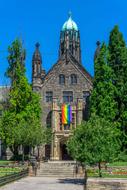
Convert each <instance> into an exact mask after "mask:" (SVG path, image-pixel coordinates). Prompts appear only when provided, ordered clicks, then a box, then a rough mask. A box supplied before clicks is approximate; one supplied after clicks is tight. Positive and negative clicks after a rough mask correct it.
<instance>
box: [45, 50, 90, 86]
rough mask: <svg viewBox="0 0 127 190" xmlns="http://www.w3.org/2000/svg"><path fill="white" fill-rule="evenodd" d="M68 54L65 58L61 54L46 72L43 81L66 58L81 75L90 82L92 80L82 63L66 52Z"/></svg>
mask: <svg viewBox="0 0 127 190" xmlns="http://www.w3.org/2000/svg"><path fill="white" fill-rule="evenodd" d="M67 54H68V55H67V56H65V57H67V58H65V57H64V56H62V57H61V58H60V59H59V60H58V61H57V62H56V63H55V64H54V65H53V66H52V67H51V69H50V70H49V71H48V72H47V74H46V75H45V77H44V79H43V81H45V80H48V79H49V78H50V77H49V75H51V74H52V72H53V70H54V69H55V68H56V67H58V66H59V65H60V64H61V62H63V61H66V59H69V61H70V62H71V63H72V64H73V65H74V67H76V69H78V70H79V71H80V72H81V73H82V74H83V75H84V77H85V78H86V79H87V80H89V82H90V83H91V84H92V80H93V77H92V76H91V75H90V73H89V72H88V71H87V70H86V69H85V68H84V67H83V65H82V64H80V63H79V62H78V61H77V60H76V59H75V58H74V57H73V55H71V54H70V53H69V52H68V53H67Z"/></svg>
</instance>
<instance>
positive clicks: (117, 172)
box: [87, 168, 127, 178]
mask: <svg viewBox="0 0 127 190" xmlns="http://www.w3.org/2000/svg"><path fill="white" fill-rule="evenodd" d="M87 171H88V177H99V170H98V169H97V168H96V169H95V168H89V169H88V170H87ZM101 171H102V177H104V178H127V169H122V168H107V170H105V169H102V170H101Z"/></svg>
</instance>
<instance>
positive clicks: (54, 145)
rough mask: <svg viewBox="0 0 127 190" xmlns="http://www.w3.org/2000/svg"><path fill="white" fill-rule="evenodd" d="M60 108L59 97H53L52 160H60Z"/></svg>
mask: <svg viewBox="0 0 127 190" xmlns="http://www.w3.org/2000/svg"><path fill="white" fill-rule="evenodd" d="M58 110H59V106H58V104H57V98H53V103H52V134H53V139H52V143H51V160H59V147H60V145H59V139H58V138H57V136H56V132H57V131H58V118H59V117H58Z"/></svg>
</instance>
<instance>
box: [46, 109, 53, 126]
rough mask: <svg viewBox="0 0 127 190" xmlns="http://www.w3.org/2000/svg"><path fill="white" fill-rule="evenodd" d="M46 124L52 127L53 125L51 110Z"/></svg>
mask: <svg viewBox="0 0 127 190" xmlns="http://www.w3.org/2000/svg"><path fill="white" fill-rule="evenodd" d="M46 125H47V127H48V128H51V125H52V112H51V111H50V112H49V113H48V115H47V118H46Z"/></svg>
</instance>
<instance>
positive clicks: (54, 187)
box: [0, 177, 83, 190]
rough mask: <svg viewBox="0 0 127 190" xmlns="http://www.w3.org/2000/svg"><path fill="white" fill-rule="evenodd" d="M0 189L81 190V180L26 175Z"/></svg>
mask: <svg viewBox="0 0 127 190" xmlns="http://www.w3.org/2000/svg"><path fill="white" fill-rule="evenodd" d="M0 190H83V186H82V182H81V181H80V182H79V181H77V182H75V181H74V180H73V179H56V178H44V177H26V178H23V179H21V180H19V181H16V182H12V183H10V184H8V185H5V186H3V187H1V188H0Z"/></svg>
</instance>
